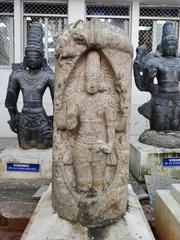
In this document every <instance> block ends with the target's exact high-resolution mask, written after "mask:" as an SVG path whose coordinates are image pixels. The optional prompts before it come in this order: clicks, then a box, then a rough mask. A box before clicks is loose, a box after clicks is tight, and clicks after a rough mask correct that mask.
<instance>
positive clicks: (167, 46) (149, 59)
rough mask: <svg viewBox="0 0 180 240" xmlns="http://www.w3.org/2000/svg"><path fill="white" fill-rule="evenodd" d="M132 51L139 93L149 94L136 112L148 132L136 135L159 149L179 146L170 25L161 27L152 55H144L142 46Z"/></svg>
mask: <svg viewBox="0 0 180 240" xmlns="http://www.w3.org/2000/svg"><path fill="white" fill-rule="evenodd" d="M136 52H137V55H136V59H135V61H134V77H135V83H136V86H137V87H138V89H139V90H140V91H147V92H150V93H151V99H150V101H149V102H147V103H145V104H143V105H142V106H141V107H139V109H138V111H139V113H140V114H142V115H143V116H145V117H146V118H147V119H149V121H150V130H146V131H145V132H144V133H143V134H142V135H141V136H140V141H141V142H144V143H147V144H150V145H155V146H161V147H180V133H179V130H180V93H179V80H180V58H179V55H178V54H177V39H176V37H175V33H174V30H173V25H172V23H171V22H167V23H165V24H164V26H163V33H162V40H161V44H160V45H158V47H157V50H156V52H155V53H148V50H147V48H146V47H145V46H144V45H142V46H140V47H138V48H137V50H136ZM156 81H157V82H156Z"/></svg>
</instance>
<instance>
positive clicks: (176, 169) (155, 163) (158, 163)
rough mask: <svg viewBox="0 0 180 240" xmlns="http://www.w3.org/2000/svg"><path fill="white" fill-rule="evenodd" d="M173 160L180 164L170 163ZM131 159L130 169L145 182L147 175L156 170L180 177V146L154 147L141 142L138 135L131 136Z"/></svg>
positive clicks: (138, 178) (137, 177) (169, 175)
mask: <svg viewBox="0 0 180 240" xmlns="http://www.w3.org/2000/svg"><path fill="white" fill-rule="evenodd" d="M171 160H176V162H177V163H178V162H179V164H174V165H173V164H170V163H171ZM129 161H130V162H129V167H130V171H131V172H132V174H133V176H134V177H135V178H136V179H137V180H138V181H139V182H144V180H145V179H144V177H145V175H151V174H152V173H156V172H162V173H163V174H164V175H165V176H167V177H170V178H175V179H180V148H178V149H177V148H174V149H172V148H160V147H154V146H150V145H147V144H143V143H140V142H139V141H138V137H131V142H130V156H129ZM165 161H166V162H165ZM165 163H167V165H165ZM178 165H179V166H178Z"/></svg>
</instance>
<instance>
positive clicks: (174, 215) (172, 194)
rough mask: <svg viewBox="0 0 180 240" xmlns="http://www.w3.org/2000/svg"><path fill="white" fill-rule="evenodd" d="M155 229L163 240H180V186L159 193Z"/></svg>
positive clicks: (176, 185)
mask: <svg viewBox="0 0 180 240" xmlns="http://www.w3.org/2000/svg"><path fill="white" fill-rule="evenodd" d="M155 228H156V232H157V233H158V235H159V237H160V239H161V240H178V239H180V184H173V185H172V190H171V191H170V190H158V191H157V194H156V207H155Z"/></svg>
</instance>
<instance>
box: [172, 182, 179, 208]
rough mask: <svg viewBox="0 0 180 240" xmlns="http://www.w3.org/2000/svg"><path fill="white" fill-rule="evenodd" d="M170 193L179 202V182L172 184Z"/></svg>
mask: <svg viewBox="0 0 180 240" xmlns="http://www.w3.org/2000/svg"><path fill="white" fill-rule="evenodd" d="M171 194H172V195H173V197H174V198H175V199H176V201H177V202H178V203H179V204H180V184H178V183H176V184H172V189H171Z"/></svg>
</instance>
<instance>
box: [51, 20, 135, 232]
mask: <svg viewBox="0 0 180 240" xmlns="http://www.w3.org/2000/svg"><path fill="white" fill-rule="evenodd" d="M56 56H57V64H56V81H55V104H54V110H55V111H54V118H55V119H54V141H53V177H52V178H53V180H52V205H53V207H54V209H55V210H56V211H57V213H58V214H59V216H60V217H62V218H65V219H67V220H69V221H71V222H79V223H81V224H83V225H85V226H89V227H98V226H103V225H105V224H111V223H113V222H114V221H116V220H117V219H118V218H119V217H120V216H121V215H122V214H123V213H124V212H125V210H126V206H127V179H128V116H129V114H128V111H129V101H130V95H129V93H130V79H131V57H132V46H131V44H130V42H129V40H128V39H127V37H126V35H125V34H124V32H123V31H121V30H120V29H119V28H117V27H114V26H111V25H109V24H103V23H101V22H100V21H99V20H97V19H93V20H91V21H89V22H80V21H79V22H76V23H75V24H72V25H71V26H70V27H69V28H67V29H66V30H65V32H64V33H63V35H62V36H60V39H59V41H58V44H57V47H56Z"/></svg>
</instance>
